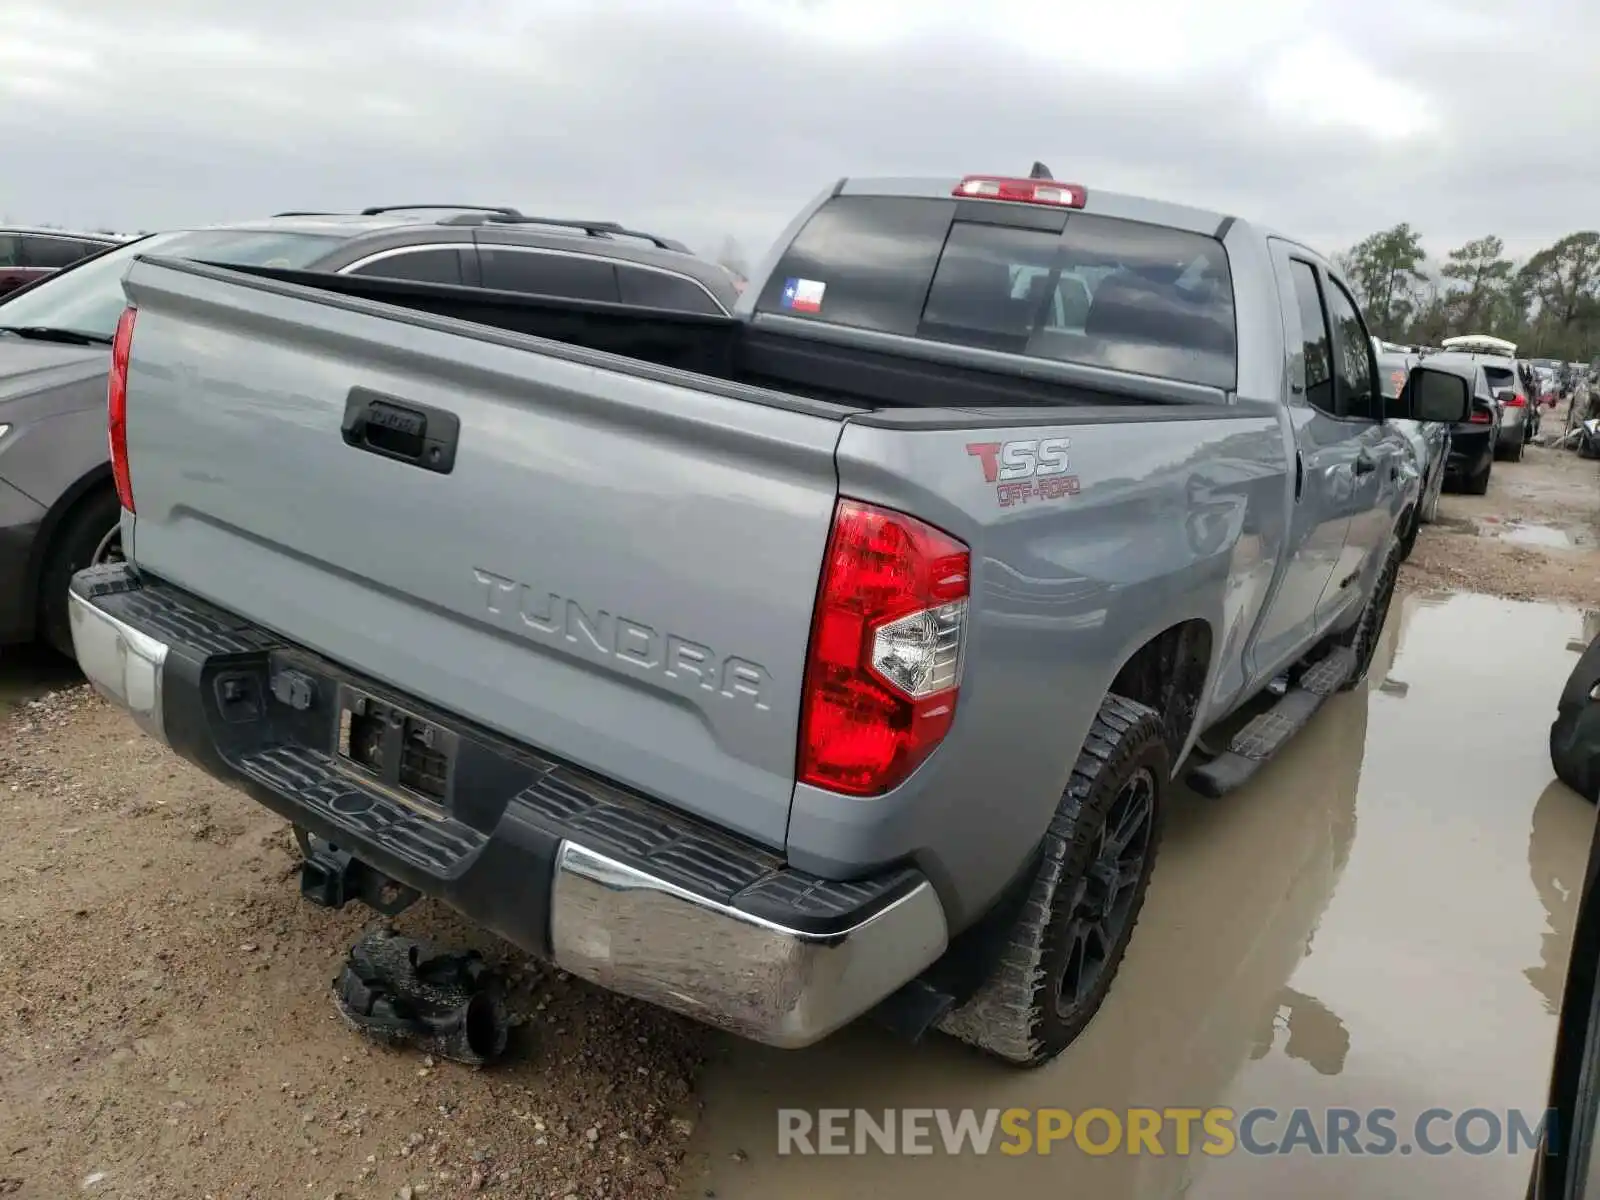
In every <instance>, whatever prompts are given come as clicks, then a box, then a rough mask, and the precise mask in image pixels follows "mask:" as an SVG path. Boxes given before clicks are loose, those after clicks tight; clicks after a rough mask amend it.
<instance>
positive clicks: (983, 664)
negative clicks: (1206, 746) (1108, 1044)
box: [788, 405, 1292, 927]
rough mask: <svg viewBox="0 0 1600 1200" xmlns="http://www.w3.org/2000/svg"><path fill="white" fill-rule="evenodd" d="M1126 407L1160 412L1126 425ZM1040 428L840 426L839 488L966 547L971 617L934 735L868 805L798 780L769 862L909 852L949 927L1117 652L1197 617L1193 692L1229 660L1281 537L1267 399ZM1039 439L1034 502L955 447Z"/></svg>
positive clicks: (834, 862)
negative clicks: (1047, 457) (1206, 654)
mask: <svg viewBox="0 0 1600 1200" xmlns="http://www.w3.org/2000/svg"><path fill="white" fill-rule="evenodd" d="M1130 414H1133V416H1130ZM1145 416H1150V417H1156V416H1159V417H1160V418H1161V419H1134V418H1135V417H1145ZM1024 419H1026V420H1031V421H1037V420H1038V417H1037V415H1034V416H1032V417H1029V418H1024ZM1051 420H1052V423H1050V424H1028V425H1024V424H1018V425H1013V426H1003V425H997V426H994V427H988V428H965V429H944V430H909V429H901V428H882V427H869V426H864V425H861V424H855V423H852V424H850V425H847V427H846V429H845V433H844V436H843V438H842V440H841V442H840V446H839V451H838V466H839V485H840V493H841V495H844V496H850V497H855V498H858V499H861V500H864V501H868V502H871V503H875V504H881V505H885V506H887V507H890V508H895V509H900V510H903V511H906V512H910V513H914V514H916V515H917V516H919V517H921V518H922V519H924V520H927V521H930V522H932V523H933V524H935V525H938V526H940V527H942V528H944V529H945V530H947V531H949V532H950V533H952V534H954V535H956V536H957V537H960V538H961V539H963V540H964V541H966V542H967V543H968V544H969V545H970V546H971V548H972V596H973V611H972V620H973V624H972V626H971V630H970V640H969V642H968V644H967V648H966V659H965V665H964V669H963V679H962V684H961V694H960V700H959V707H958V709H957V716H956V720H955V724H954V726H953V727H952V730H951V732H950V734H949V736H948V737H947V739H946V741H945V742H944V744H943V745H942V746H941V747H940V748H939V750H938V751H936V752H935V754H934V755H933V756H932V757H931V758H930V759H929V760H928V761H927V762H926V763H924V764H923V766H922V767H921V769H919V770H918V772H917V773H916V774H914V775H913V776H912V777H911V778H910V779H909V780H908V781H906V782H905V783H904V784H902V785H901V786H900V787H899V788H898V789H896V790H895V791H894V792H892V793H891V794H889V795H888V796H884V797H880V798H877V799H870V800H859V799H850V798H845V797H840V796H836V795H832V794H830V793H827V792H823V791H819V790H816V789H812V788H810V787H807V786H805V785H800V786H798V787H797V789H796V795H795V803H794V808H793V812H792V815H791V818H790V826H789V843H788V849H789V854H790V857H791V859H792V860H793V861H794V862H795V863H796V864H797V865H799V866H801V867H803V868H809V869H813V870H818V871H822V872H824V873H837V872H840V871H848V870H851V869H861V868H862V867H864V866H865V865H868V864H871V863H874V862H882V861H887V860H890V859H894V858H899V857H902V856H910V857H912V858H914V859H915V860H916V861H918V863H919V864H920V865H921V866H922V867H923V869H924V870H926V871H927V872H928V874H929V876H930V877H931V878H932V879H933V881H934V883H935V885H936V886H937V887H938V888H939V890H940V892H941V895H942V897H943V899H944V901H945V904H946V907H947V909H948V911H949V915H950V918H951V920H952V923H953V924H954V925H956V926H957V927H959V926H961V925H964V924H967V923H969V922H970V921H971V920H973V919H974V918H976V917H977V916H978V915H980V914H981V912H982V911H983V909H984V908H985V907H986V906H987V905H988V903H990V902H991V901H992V900H993V899H994V898H995V897H996V896H997V895H998V893H999V892H1000V891H1001V889H1003V888H1004V886H1005V885H1006V883H1007V882H1008V881H1009V880H1010V879H1011V878H1012V877H1013V875H1014V874H1015V872H1016V871H1017V870H1018V868H1019V867H1020V866H1021V865H1022V864H1023V863H1024V862H1026V861H1027V860H1028V858H1029V856H1030V854H1031V852H1032V850H1033V848H1034V847H1035V846H1036V845H1037V844H1038V842H1039V839H1040V838H1041V837H1042V836H1043V833H1044V830H1045V828H1046V826H1047V825H1048V824H1049V821H1050V818H1051V815H1052V813H1053V812H1054V809H1055V806H1056V802H1057V799H1058V798H1059V796H1060V794H1061V792H1062V790H1063V788H1064V786H1065V784H1066V781H1067V778H1068V776H1069V774H1070V773H1071V770H1072V766H1073V763H1074V762H1075V761H1076V759H1077V757H1078V753H1079V749H1080V747H1081V746H1082V744H1083V741H1084V739H1085V736H1086V735H1087V733H1088V730H1089V726H1090V723H1091V722H1092V721H1093V719H1094V716H1095V713H1096V711H1097V710H1098V709H1099V706H1100V702H1101V699H1102V698H1103V697H1104V696H1105V694H1106V692H1107V690H1108V689H1109V687H1110V685H1111V682H1112V680H1113V679H1114V678H1115V677H1116V675H1117V672H1118V671H1119V670H1120V669H1121V667H1122V666H1123V664H1124V663H1126V662H1127V661H1128V659H1129V658H1130V657H1131V656H1132V655H1133V654H1134V653H1135V651H1137V650H1138V649H1139V648H1140V647H1141V646H1142V645H1144V644H1145V643H1146V642H1147V641H1148V640H1149V639H1150V638H1152V637H1154V636H1155V635H1157V634H1159V633H1160V632H1162V631H1163V630H1165V629H1168V628H1170V627H1171V626H1173V625H1176V624H1178V623H1179V622H1182V621H1186V620H1190V619H1199V620H1203V621H1205V622H1206V624H1207V625H1208V626H1209V627H1210V629H1211V634H1212V650H1211V653H1212V661H1211V663H1210V666H1209V671H1208V676H1209V678H1208V694H1209V691H1210V690H1211V685H1212V681H1214V680H1215V678H1216V675H1217V663H1218V662H1219V661H1227V660H1230V659H1232V660H1237V659H1238V657H1239V656H1240V655H1241V653H1242V651H1243V648H1244V645H1245V642H1246V640H1247V639H1248V637H1249V634H1250V632H1251V630H1252V629H1253V627H1254V625H1255V623H1256V619H1257V617H1258V616H1259V615H1260V612H1261V607H1262V604H1263V601H1264V600H1265V598H1266V596H1267V594H1268V590H1269V588H1270V585H1271V582H1272V577H1273V572H1274V568H1275V566H1276V563H1277V558H1278V554H1279V550H1280V548H1281V546H1282V542H1283V537H1284V523H1285V516H1286V511H1287V504H1286V496H1287V491H1286V489H1287V488H1288V487H1290V486H1292V481H1291V480H1289V479H1288V478H1287V470H1286V460H1285V454H1284V436H1285V435H1284V430H1283V427H1282V425H1281V417H1280V414H1279V412H1278V411H1277V410H1276V409H1275V408H1273V407H1270V406H1262V405H1228V406H1224V405H1217V406H1214V407H1207V408H1204V409H1195V410H1183V409H1174V408H1163V409H1160V410H1131V409H1108V410H1098V411H1096V410H1080V411H1078V412H1074V413H1052V414H1051ZM1048 438H1057V439H1066V441H1067V442H1068V446H1067V448H1066V449H1067V455H1068V464H1067V469H1066V471H1065V472H1063V473H1061V474H1060V475H1058V476H1057V477H1056V478H1057V479H1061V480H1071V481H1073V482H1072V483H1071V484H1070V485H1066V486H1063V485H1057V486H1056V488H1055V491H1056V492H1057V493H1058V494H1057V495H1055V496H1054V497H1053V498H1040V497H1038V496H1035V498H1032V499H1027V500H1019V499H1013V500H1012V502H1011V503H1009V504H1008V503H1006V490H1007V489H1006V485H1005V484H1004V483H1003V482H1002V481H1000V480H998V479H995V480H991V479H989V478H988V477H987V475H986V472H985V469H984V463H983V455H982V453H981V452H978V451H974V450H971V449H969V448H970V447H976V446H983V445H994V444H997V443H998V444H1002V445H1003V444H1005V443H1008V442H1013V441H1032V440H1036V439H1048ZM1036 482H1038V483H1042V482H1043V479H1042V478H1041V479H1039V480H1037V481H1036ZM1073 489H1075V491H1074V490H1073ZM1205 716H1206V714H1205V713H1204V712H1202V714H1201V721H1200V723H1203V722H1204V720H1205ZM1175 765H1176V764H1175Z"/></svg>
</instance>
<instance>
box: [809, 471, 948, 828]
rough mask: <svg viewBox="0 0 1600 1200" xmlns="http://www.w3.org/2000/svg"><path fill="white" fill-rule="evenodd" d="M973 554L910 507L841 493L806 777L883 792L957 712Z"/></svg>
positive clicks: (822, 606)
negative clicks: (900, 509) (867, 501)
mask: <svg viewBox="0 0 1600 1200" xmlns="http://www.w3.org/2000/svg"><path fill="white" fill-rule="evenodd" d="M971 567H972V558H971V553H970V551H969V550H968V548H967V546H966V545H965V544H964V543H962V542H960V541H957V540H956V539H955V538H953V537H951V536H950V535H949V534H947V533H944V532H942V531H941V530H938V529H935V528H934V527H933V526H931V525H928V524H925V523H924V522H922V521H919V520H917V519H916V518H915V517H908V516H906V515H905V514H904V513H898V512H893V511H891V510H889V509H883V508H878V507H875V506H874V505H870V504H863V503H861V502H859V501H855V500H840V501H839V503H838V506H837V507H836V508H835V510H834V515H833V530H832V532H831V533H830V535H829V538H828V550H827V556H826V558H825V559H824V560H823V564H822V583H821V587H820V588H819V589H818V594H817V611H816V615H815V619H814V621H813V624H812V629H811V648H810V653H809V656H808V659H807V662H806V677H805V690H804V694H803V696H802V709H801V718H800V754H799V764H798V775H799V778H800V781H801V782H802V783H808V784H811V785H812V786H814V787H819V788H826V789H827V790H829V791H834V792H843V793H845V794H847V795H851V796H875V795H879V794H881V793H883V792H887V791H889V790H890V789H891V788H893V787H895V786H896V785H898V784H899V783H901V782H902V781H903V780H905V778H906V777H907V776H909V775H910V774H911V772H912V771H914V770H916V768H917V767H918V766H919V765H920V764H921V763H922V762H923V760H924V759H926V758H927V757H928V755H930V754H931V753H933V751H934V749H935V748H936V747H937V746H938V745H939V743H940V742H941V741H942V740H943V739H944V736H945V734H946V733H948V732H949V730H950V725H951V723H952V722H953V721H954V720H955V712H956V692H957V689H958V688H959V687H960V684H961V661H962V655H963V650H964V647H965V640H966V624H967V599H968V596H969V594H970V588H971V579H970V574H971Z"/></svg>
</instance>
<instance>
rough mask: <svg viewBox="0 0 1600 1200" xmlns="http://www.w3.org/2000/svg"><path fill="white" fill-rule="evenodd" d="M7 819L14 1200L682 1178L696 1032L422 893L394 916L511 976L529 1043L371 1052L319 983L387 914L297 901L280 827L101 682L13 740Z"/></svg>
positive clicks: (3, 902)
mask: <svg viewBox="0 0 1600 1200" xmlns="http://www.w3.org/2000/svg"><path fill="white" fill-rule="evenodd" d="M0 720H3V718H0ZM0 813H3V815H4V821H5V824H4V828H5V834H4V837H5V844H6V851H7V853H6V854H5V855H4V857H3V859H0V938H3V944H4V945H5V947H6V951H5V952H4V953H0V1061H3V1062H4V1064H5V1066H4V1069H3V1071H0V1196H4V1197H6V1198H7V1200H35V1198H37V1200H61V1198H63V1197H66V1196H72V1195H79V1194H85V1195H92V1196H104V1197H116V1198H118V1200H124V1198H125V1200H135V1198H138V1200H143V1198H145V1197H150V1198H152V1200H153V1198H156V1197H160V1198H161V1200H177V1198H179V1197H191V1196H192V1197H197V1198H198V1197H216V1198H217V1200H223V1198H224V1197H227V1198H229V1200H231V1198H233V1197H257V1196H259V1197H267V1196H271V1197H283V1196H307V1197H310V1198H311V1200H326V1198H327V1197H330V1196H339V1197H343V1198H344V1200H357V1198H368V1197H372V1198H389V1197H406V1196H410V1197H415V1198H422V1197H427V1198H430V1200H431V1198H433V1197H441V1198H442V1197H453V1196H467V1195H483V1194H488V1195H501V1196H517V1197H523V1196H537V1197H545V1196H549V1197H568V1196H577V1197H583V1198H585V1200H588V1198H590V1197H600V1196H605V1197H611V1198H618V1200H620V1198H625V1197H650V1198H652V1200H654V1198H656V1197H660V1196H662V1195H664V1194H666V1193H667V1192H668V1191H669V1190H670V1188H671V1186H672V1185H673V1182H674V1181H675V1178H676V1174H677V1165H678V1163H679V1160H680V1159H681V1158H682V1156H683V1153H684V1149H685V1147H686V1144H687V1142H688V1137H689V1134H690V1133H691V1132H692V1130H693V1124H694V1117H695V1110H694V1106H693V1100H692V1094H691V1087H692V1083H693V1080H694V1077H695V1074H696V1072H697V1070H698V1067H699V1063H700V1059H701V1047H702V1044H703V1042H702V1039H703V1036H704V1035H703V1033H702V1031H701V1030H700V1029H699V1028H698V1027H696V1026H694V1025H691V1024H690V1023H688V1022H684V1021H680V1020H678V1019H676V1018H674V1017H671V1016H669V1015H666V1014H663V1013H660V1012H659V1011H657V1010H654V1009H651V1008H648V1007H646V1006H643V1005H637V1004H633V1003H630V1002H628V1001H624V1000H621V999H618V998H615V997H612V996H610V995H608V994H606V993H603V992H600V991H598V990H595V989H592V988H590V987H588V986H587V985H584V984H582V983H581V982H579V981H577V980H574V979H570V978H567V977H564V976H563V975H562V974H560V973H558V972H555V971H552V970H548V969H546V968H544V967H542V966H540V965H539V964H536V963H531V962H529V961H527V960H526V958H525V957H523V956H521V955H520V954H518V952H516V951H514V950H512V949H511V948H509V947H507V946H506V945H505V944H504V943H500V942H498V941H496V940H495V939H494V938H493V937H492V936H490V935H487V934H481V933H477V932H475V931H473V930H472V929H470V928H469V927H467V926H465V925H464V924H462V923H461V922H459V921H457V920H456V919H455V918H454V916H453V915H452V914H450V913H449V912H448V911H445V910H443V909H441V908H438V907H434V906H431V905H428V904H426V903H424V904H419V905H418V906H417V907H416V908H414V909H412V910H411V911H410V912H408V913H406V914H404V915H403V916H402V917H401V918H400V919H399V920H398V921H397V922H396V924H397V925H398V927H399V928H401V929H403V930H404V931H405V932H407V933H411V934H414V935H416V936H421V937H432V938H434V939H435V940H438V941H442V942H444V943H446V944H448V945H451V946H461V945H472V946H476V947H478V948H480V949H482V950H483V951H484V953H485V955H486V956H487V957H488V958H490V960H491V961H494V962H497V963H503V964H504V965H505V966H506V968H507V970H508V971H509V972H511V973H512V979H513V984H512V997H511V1008H512V1010H513V1011H514V1013H515V1014H516V1019H517V1020H519V1021H520V1022H521V1023H520V1024H519V1025H518V1027H517V1028H515V1029H514V1030H513V1034H514V1037H515V1042H514V1053H513V1055H512V1058H511V1059H510V1061H509V1062H507V1063H506V1064H503V1065H501V1066H498V1067H494V1068H490V1069H487V1070H483V1071H473V1070H470V1069H468V1068H464V1067H458V1066H456V1065H455V1064H452V1063H445V1062H440V1063H432V1062H430V1061H428V1060H426V1059H424V1058H423V1057H422V1056H420V1055H418V1054H415V1053H411V1052H407V1051H403V1050H402V1051H396V1050H389V1049H384V1048H380V1047H377V1046H373V1045H369V1044H368V1043H367V1042H366V1041H365V1040H364V1039H362V1038H361V1037H359V1036H358V1035H356V1034H354V1033H352V1032H350V1031H349V1030H348V1029H347V1028H346V1027H345V1026H344V1024H343V1023H342V1022H340V1021H339V1020H338V1018H337V1017H336V1015H335V1013H334V1010H333V1005H332V1002H331V993H330V990H329V984H330V982H331V980H332V979H333V977H334V975H335V973H336V972H337V969H338V965H339V963H340V961H341V960H342V957H343V954H344V952H345V950H346V949H347V948H348V947H349V945H350V944H351V943H352V942H353V941H354V940H355V939H356V938H357V937H358V936H359V935H360V932H361V930H362V928H363V927H364V922H365V921H367V920H370V919H371V916H372V914H370V913H368V912H367V911H366V910H364V909H361V908H360V907H359V906H351V907H350V908H349V909H346V910H345V911H343V912H340V913H330V912H327V911H326V910H323V909H319V908H316V907H313V906H311V905H308V904H306V903H304V902H303V901H301V900H300V898H299V894H298V891H297V888H296V880H295V870H296V868H295V860H294V857H293V854H292V851H293V844H292V841H291V840H290V838H289V837H288V835H287V828H286V826H285V825H284V824H283V823H282V822H281V821H279V820H278V819H277V818H276V817H274V816H272V815H271V814H270V813H267V812H265V810H263V809H261V808H259V807H258V806H256V805H255V804H254V803H252V802H251V801H249V800H247V799H245V798H244V797H243V796H242V795H240V794H238V793H236V792H234V791H232V790H231V789H229V788H226V787H223V786H222V785H220V784H217V783H215V782H213V781H212V780H210V779H209V778H207V777H206V776H204V775H202V774H201V773H200V772H199V771H197V770H195V769H193V768H191V767H189V766H188V765H187V764H185V763H183V762H182V761H180V760H178V759H177V758H175V757H174V756H173V755H171V754H170V753H169V752H167V751H166V750H164V749H163V748H161V747H160V746H158V745H156V744H155V743H153V742H151V741H149V740H148V739H146V738H144V737H143V736H141V735H140V734H139V733H138V731H137V730H136V729H135V728H134V727H133V725H132V723H131V722H130V721H128V720H127V719H126V718H125V717H124V716H123V715H122V714H121V713H120V712H118V711H116V710H114V709H112V708H111V707H110V706H108V705H106V704H105V703H103V702H102V701H101V700H100V699H99V698H98V697H97V696H95V695H94V694H93V693H92V692H91V691H89V690H88V689H87V688H84V687H77V688H73V689H70V690H66V691H61V692H57V693H55V694H53V695H50V696H47V697H45V698H43V699H40V700H35V701H32V702H30V703H27V704H24V705H23V706H22V707H21V709H20V710H19V711H18V712H17V713H16V714H15V715H14V717H13V719H12V721H11V724H10V725H9V727H8V728H5V729H4V730H3V732H0ZM407 1189H409V1191H408V1190H407Z"/></svg>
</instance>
